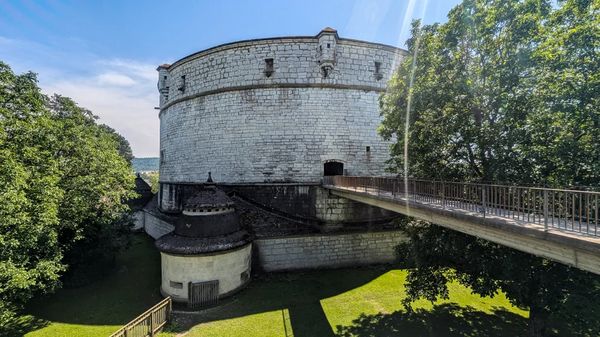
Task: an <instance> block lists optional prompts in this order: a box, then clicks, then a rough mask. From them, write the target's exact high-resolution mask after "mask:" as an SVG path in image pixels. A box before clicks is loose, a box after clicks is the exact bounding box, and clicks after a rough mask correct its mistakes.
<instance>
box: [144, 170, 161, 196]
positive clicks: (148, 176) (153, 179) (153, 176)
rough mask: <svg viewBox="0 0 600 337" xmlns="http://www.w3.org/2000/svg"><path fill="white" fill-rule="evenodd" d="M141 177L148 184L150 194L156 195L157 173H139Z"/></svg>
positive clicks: (157, 185)
mask: <svg viewBox="0 0 600 337" xmlns="http://www.w3.org/2000/svg"><path fill="white" fill-rule="evenodd" d="M140 175H141V177H142V178H143V179H144V180H145V181H147V182H148V184H149V185H150V187H151V188H152V193H157V192H158V187H159V183H158V180H159V174H158V172H155V171H148V172H142V173H140Z"/></svg>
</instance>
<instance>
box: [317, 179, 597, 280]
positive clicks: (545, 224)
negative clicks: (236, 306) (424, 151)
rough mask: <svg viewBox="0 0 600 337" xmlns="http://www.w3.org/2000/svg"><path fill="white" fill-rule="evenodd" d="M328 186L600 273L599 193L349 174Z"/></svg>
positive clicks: (333, 190) (355, 197)
mask: <svg viewBox="0 0 600 337" xmlns="http://www.w3.org/2000/svg"><path fill="white" fill-rule="evenodd" d="M323 187H324V188H327V189H329V190H330V193H332V194H335V195H338V196H341V197H345V198H349V199H352V200H355V201H359V202H363V203H366V204H370V205H373V206H378V207H382V208H385V209H388V210H392V211H395V212H398V213H402V214H405V215H409V216H414V217H415V218H418V219H422V220H427V221H430V222H432V223H435V224H439V225H442V226H445V227H448V228H451V229H454V230H458V231H461V232H464V233H466V234H470V235H475V236H478V237H481V238H484V239H487V240H490V241H493V242H496V243H500V244H503V245H506V246H509V247H512V248H515V249H518V250H521V251H525V252H528V253H532V254H535V255H538V256H542V257H546V258H549V259H553V260H555V261H558V262H562V263H566V264H569V265H572V266H575V267H578V268H581V269H584V270H588V271H591V272H594V273H598V274H600V224H599V214H598V213H599V210H600V192H594V191H581V190H562V189H549V188H537V187H523V186H509V185H492V184H474V183H462V182H440V181H427V180H416V179H402V178H388V177H349V176H331V177H324V180H323Z"/></svg>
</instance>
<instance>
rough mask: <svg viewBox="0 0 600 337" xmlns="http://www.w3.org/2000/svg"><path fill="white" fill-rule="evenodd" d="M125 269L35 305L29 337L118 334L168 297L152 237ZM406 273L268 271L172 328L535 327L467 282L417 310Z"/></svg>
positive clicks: (261, 335)
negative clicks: (407, 301) (410, 309)
mask: <svg viewBox="0 0 600 337" xmlns="http://www.w3.org/2000/svg"><path fill="white" fill-rule="evenodd" d="M118 265H119V267H118V268H117V270H116V271H115V272H114V273H113V274H111V275H110V276H108V277H106V278H104V279H101V280H99V281H98V282H96V283H94V284H91V285H88V286H85V287H82V288H78V289H63V290H60V291H59V292H58V293H56V294H54V295H52V296H49V297H45V298H42V299H39V300H38V301H36V302H34V303H32V304H31V306H30V308H29V312H30V313H31V315H30V316H28V317H25V319H29V320H30V321H31V322H34V323H35V324H33V325H37V326H36V327H35V328H33V329H34V330H33V331H30V332H29V333H27V334H26V336H27V337H46V336H58V337H61V336H65V337H66V336H69V337H78V336H82V337H83V336H86V337H95V336H108V335H110V334H111V333H112V332H114V331H115V330H117V329H118V328H119V327H120V326H121V325H122V324H124V323H126V322H128V321H129V320H131V319H132V318H134V317H135V316H137V315H138V314H140V313H141V312H143V311H144V310H146V309H147V308H148V307H150V306H152V305H153V304H155V303H156V302H158V301H160V299H161V297H160V294H159V292H158V286H159V283H160V258H159V254H158V252H157V251H156V249H154V246H153V243H152V240H151V239H150V238H148V237H146V236H145V235H138V236H136V237H135V239H134V242H133V246H132V247H131V248H130V249H129V250H128V251H126V252H124V253H123V254H121V255H120V256H119V260H118ZM405 277H406V271H405V270H400V269H390V268H389V267H370V268H350V269H338V270H322V271H310V272H296V273H278V274H267V275H261V276H259V277H257V278H255V279H254V280H252V282H251V283H250V285H249V286H248V288H246V289H245V290H243V291H242V292H240V293H239V294H237V295H235V296H234V297H232V298H229V299H227V300H224V301H222V303H221V305H219V306H218V307H214V308H211V309H207V310H205V311H203V312H201V313H200V314H190V315H177V317H176V320H175V322H174V323H173V324H172V326H171V329H172V330H174V331H179V332H181V333H185V332H187V334H186V336H190V337H212V336H215V337H216V336H218V337H227V336H231V337H234V336H244V337H252V336H257V337H271V336H285V337H288V336H295V337H303V336H310V337H319V336H327V337H330V336H344V337H346V336H411V337H412V336H428V337H429V336H516V335H522V334H523V332H524V331H525V327H526V317H527V313H526V312H524V311H522V310H518V309H516V308H514V307H512V306H511V305H510V304H509V303H508V301H507V300H506V298H505V297H504V296H502V295H500V296H497V297H495V298H493V299H492V298H481V297H479V296H476V295H472V294H471V293H470V291H469V290H468V289H466V288H464V287H462V286H459V285H451V289H452V291H451V298H450V299H449V300H448V301H444V302H440V303H436V305H434V306H433V305H431V304H430V303H427V302H419V303H417V305H415V312H414V313H412V314H407V313H406V312H405V311H404V309H403V307H402V304H401V301H402V298H403V297H404V287H403V284H404V279H405ZM188 330H189V331H188ZM162 335H163V336H174V335H175V333H163V334H162Z"/></svg>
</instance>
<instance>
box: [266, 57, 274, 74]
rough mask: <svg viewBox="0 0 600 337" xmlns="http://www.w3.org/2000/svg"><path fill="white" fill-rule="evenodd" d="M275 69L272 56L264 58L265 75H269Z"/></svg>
mask: <svg viewBox="0 0 600 337" xmlns="http://www.w3.org/2000/svg"><path fill="white" fill-rule="evenodd" d="M274 71H275V67H274V61H273V59H272V58H268V59H265V76H267V77H271V75H273V72H274Z"/></svg>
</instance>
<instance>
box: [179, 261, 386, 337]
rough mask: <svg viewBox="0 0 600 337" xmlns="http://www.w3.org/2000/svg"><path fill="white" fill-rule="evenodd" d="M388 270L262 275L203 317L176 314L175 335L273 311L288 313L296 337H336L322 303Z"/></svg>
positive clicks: (374, 268) (366, 269) (347, 270)
mask: <svg viewBox="0 0 600 337" xmlns="http://www.w3.org/2000/svg"><path fill="white" fill-rule="evenodd" d="M388 271H389V267H384V266H380V267H363V268H352V269H334V270H315V271H304V272H290V273H274V274H261V275H259V276H258V277H256V278H255V279H253V280H252V282H250V284H249V285H248V287H247V288H246V289H244V290H243V291H242V292H240V293H238V294H237V295H235V296H233V297H231V298H229V299H226V300H224V301H222V302H221V303H220V304H219V306H217V307H214V308H210V309H207V310H204V311H203V312H202V314H201V315H193V314H190V315H186V314H180V315H177V319H176V322H175V323H174V326H175V327H176V329H174V331H175V332H182V331H185V330H187V329H189V328H191V327H193V326H195V325H197V324H200V323H207V322H212V321H220V320H225V319H231V318H237V317H243V316H248V315H253V314H258V313H263V312H270V311H274V310H285V309H287V311H288V312H289V318H290V323H291V328H292V329H293V335H294V337H316V336H324V337H333V336H335V334H334V332H333V330H332V328H331V326H330V324H329V321H328V320H327V316H326V315H325V312H324V311H323V308H322V306H321V300H322V299H324V298H329V297H332V296H335V295H338V294H342V293H345V292H347V291H350V290H352V289H355V288H358V287H361V286H363V285H364V284H366V283H369V282H371V281H373V280H374V279H376V278H377V277H379V276H381V275H383V274H385V273H386V272H388Z"/></svg>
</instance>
